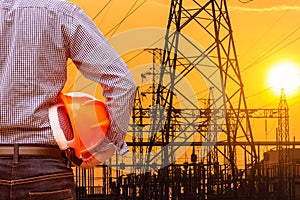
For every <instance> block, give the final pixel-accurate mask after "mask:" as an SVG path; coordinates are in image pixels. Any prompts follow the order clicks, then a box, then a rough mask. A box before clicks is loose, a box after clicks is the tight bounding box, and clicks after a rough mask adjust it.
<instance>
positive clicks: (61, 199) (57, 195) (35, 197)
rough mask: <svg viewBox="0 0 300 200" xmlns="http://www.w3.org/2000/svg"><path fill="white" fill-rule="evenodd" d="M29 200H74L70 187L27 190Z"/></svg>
mask: <svg viewBox="0 0 300 200" xmlns="http://www.w3.org/2000/svg"><path fill="white" fill-rule="evenodd" d="M29 197H30V199H31V200H47V199H48V200H52V199H53V200H54V199H55V200H75V198H74V197H73V195H72V190H71V189H64V190H56V191H47V192H29Z"/></svg>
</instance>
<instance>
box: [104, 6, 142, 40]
mask: <svg viewBox="0 0 300 200" xmlns="http://www.w3.org/2000/svg"><path fill="white" fill-rule="evenodd" d="M138 1H139V0H136V1H135V2H134V4H133V5H132V6H131V8H130V9H129V11H128V12H127V14H126V15H125V17H124V18H123V19H122V20H121V21H120V22H119V23H118V24H116V25H115V26H114V27H113V28H112V29H111V30H110V31H108V32H107V33H106V34H105V35H104V36H107V35H108V34H110V33H111V32H112V31H113V33H112V34H111V36H110V37H109V38H111V37H112V36H113V35H114V34H115V33H116V31H117V30H118V29H119V28H120V26H121V25H122V23H123V22H124V21H125V20H126V19H127V18H128V17H129V16H130V15H132V14H133V13H135V12H136V11H137V9H139V8H140V7H141V6H143V5H144V4H145V3H146V1H147V0H144V1H143V2H142V3H141V4H139V5H138V6H137V7H136V8H134V7H135V5H136V4H137V3H138Z"/></svg>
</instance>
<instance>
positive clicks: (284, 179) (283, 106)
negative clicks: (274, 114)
mask: <svg viewBox="0 0 300 200" xmlns="http://www.w3.org/2000/svg"><path fill="white" fill-rule="evenodd" d="M276 138H277V152H278V163H279V165H278V166H279V185H278V199H283V198H284V199H289V198H290V197H291V195H290V194H289V188H290V185H289V175H290V174H289V172H290V170H289V162H290V148H289V146H288V145H287V144H284V143H285V142H289V108H288V104H287V100H286V96H285V93H284V89H283V88H282V89H281V95H280V101H279V105H278V128H277V137H276Z"/></svg>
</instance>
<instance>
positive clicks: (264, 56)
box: [242, 26, 300, 72]
mask: <svg viewBox="0 0 300 200" xmlns="http://www.w3.org/2000/svg"><path fill="white" fill-rule="evenodd" d="M299 29H300V26H298V27H297V28H296V29H295V30H293V31H292V32H291V33H290V34H288V35H287V36H285V37H284V38H283V39H282V40H280V41H279V42H278V43H277V44H275V45H274V46H273V47H271V49H269V50H268V51H266V52H265V53H263V54H262V55H261V56H260V57H258V58H257V59H256V60H255V61H254V62H252V63H251V64H250V65H248V66H247V67H245V68H244V69H243V70H242V72H243V71H246V70H247V69H249V68H251V67H253V66H254V65H256V64H258V63H260V62H262V61H263V60H265V59H266V58H268V57H270V56H272V55H274V54H275V53H277V52H278V51H280V50H282V49H284V48H286V47H287V46H289V45H291V44H292V43H291V42H290V43H288V45H285V46H283V47H281V48H280V49H279V50H276V51H274V50H275V49H276V48H277V47H278V46H280V45H281V44H282V43H284V42H285V41H286V40H288V39H289V38H290V37H291V36H292V35H294V34H295V33H296V32H297V31H298V30H299ZM298 39H299V38H296V39H295V40H293V41H292V42H295V41H296V40H298ZM272 51H274V52H272Z"/></svg>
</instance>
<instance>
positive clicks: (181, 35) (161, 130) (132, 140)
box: [74, 0, 300, 200]
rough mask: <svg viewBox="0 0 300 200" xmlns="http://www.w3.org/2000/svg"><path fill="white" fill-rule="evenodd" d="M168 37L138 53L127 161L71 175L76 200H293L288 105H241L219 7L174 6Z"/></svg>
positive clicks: (204, 1)
mask: <svg viewBox="0 0 300 200" xmlns="http://www.w3.org/2000/svg"><path fill="white" fill-rule="evenodd" d="M166 30H167V31H166V33H165V37H164V38H163V40H164V46H161V48H147V49H144V50H143V54H145V55H147V56H148V57H149V58H151V59H152V61H151V64H150V65H149V66H148V68H147V70H145V71H144V72H143V73H141V74H140V79H141V82H143V81H144V82H145V83H147V84H144V85H142V86H140V87H138V88H137V90H136V96H135V100H134V106H133V108H132V116H131V122H130V125H129V127H128V137H127V138H126V142H127V144H128V146H129V148H130V152H129V153H128V154H127V155H126V156H125V157H121V156H114V157H113V158H111V159H110V160H109V161H107V162H106V163H105V164H104V165H100V166H97V167H95V168H93V169H79V168H75V169H74V172H75V174H76V176H75V179H76V180H75V181H76V185H77V197H78V199H83V200H84V199H91V200H96V199H99V200H102V199H103V200H120V199H124V200H152V199H153V200H160V199H162V200H167V199H168V200H169V199H170V200H181V199H183V200H189V199H193V200H196V199H200V200H202V199H207V200H216V199H218V200H219V199H220V200H235V199H241V200H251V199H255V200H256V199H257V200H268V199H280V200H282V199H285V200H294V199H300V148H299V145H300V141H295V139H294V138H290V137H289V107H288V101H287V98H286V96H285V93H284V90H282V93H281V96H280V97H279V98H278V107H275V108H267V109H254V108H249V107H248V106H247V100H246V97H245V93H244V86H243V82H242V75H241V72H240V66H239V62H238V58H237V52H236V48H235V44H234V36H233V31H232V27H231V21H230V16H229V12H228V8H227V4H226V0H171V1H170V9H169V18H168V21H167V27H166ZM191 30H192V33H193V39H191V38H189V37H188V36H187V34H185V33H186V32H187V31H188V32H191ZM197 44H199V45H197ZM187 82H188V83H190V84H186V83H187ZM252 119H256V120H262V121H263V122H265V124H267V123H268V121H269V120H273V121H276V131H274V135H275V134H276V139H274V140H265V141H264V140H257V139H256V137H255V136H256V135H257V134H264V133H254V130H253V128H252V126H251V120H252ZM266 127H267V125H266Z"/></svg>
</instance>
